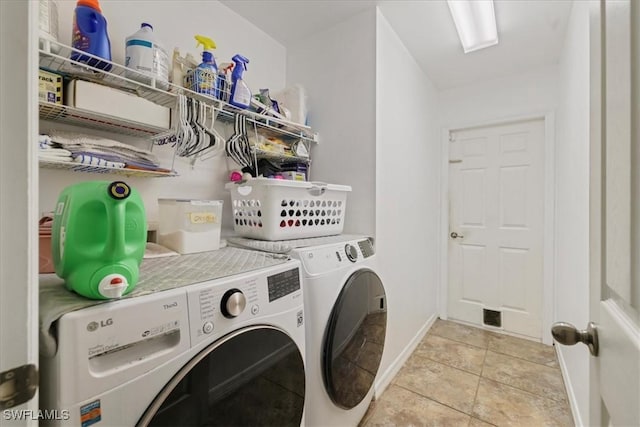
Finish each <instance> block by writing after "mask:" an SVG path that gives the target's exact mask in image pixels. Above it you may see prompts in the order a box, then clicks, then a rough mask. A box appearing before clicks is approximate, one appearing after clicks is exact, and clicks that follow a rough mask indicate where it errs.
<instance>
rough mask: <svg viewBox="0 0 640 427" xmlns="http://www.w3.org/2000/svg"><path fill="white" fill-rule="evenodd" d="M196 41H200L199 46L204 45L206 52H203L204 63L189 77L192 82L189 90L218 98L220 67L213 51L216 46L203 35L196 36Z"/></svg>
mask: <svg viewBox="0 0 640 427" xmlns="http://www.w3.org/2000/svg"><path fill="white" fill-rule="evenodd" d="M195 39H196V40H197V41H198V46H200V45H202V46H203V48H204V50H203V52H202V63H201V64H200V65H198V67H196V69H195V70H193V72H192V74H191V76H189V77H188V80H189V81H190V87H189V88H190V89H191V90H192V91H194V92H198V93H203V94H205V95H209V96H211V97H213V98H217V97H218V92H217V80H218V66H217V65H216V60H215V58H214V57H213V49H215V48H216V44H215V42H214V41H213V40H211V39H210V38H208V37H205V36H201V35H197V36H195Z"/></svg>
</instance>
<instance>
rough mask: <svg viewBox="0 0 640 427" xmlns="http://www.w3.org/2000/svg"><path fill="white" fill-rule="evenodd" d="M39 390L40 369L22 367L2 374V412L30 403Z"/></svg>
mask: <svg viewBox="0 0 640 427" xmlns="http://www.w3.org/2000/svg"><path fill="white" fill-rule="evenodd" d="M37 390H38V368H37V367H36V365H33V364H29V365H22V366H19V367H17V368H13V369H10V370H8V371H4V372H0V410H4V409H8V408H13V407H15V406H18V405H21V404H23V403H24V402H28V401H29V400H31V399H32V398H33V396H35V394H36V391H37Z"/></svg>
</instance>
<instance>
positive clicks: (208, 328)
mask: <svg viewBox="0 0 640 427" xmlns="http://www.w3.org/2000/svg"><path fill="white" fill-rule="evenodd" d="M212 331H213V322H206V323H205V324H204V325H202V332H204V333H205V334H210V333H211V332H212Z"/></svg>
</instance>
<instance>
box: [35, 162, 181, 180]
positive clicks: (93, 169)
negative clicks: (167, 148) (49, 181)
mask: <svg viewBox="0 0 640 427" xmlns="http://www.w3.org/2000/svg"><path fill="white" fill-rule="evenodd" d="M39 163H40V167H42V168H46V169H63V170H71V171H74V172H88V173H108V174H111V175H122V176H127V177H132V176H134V177H141V178H164V177H175V176H178V174H177V173H176V172H175V171H172V172H161V171H146V170H138V169H127V168H109V167H104V166H91V165H83V164H80V163H75V162H56V161H51V160H42V159H40V160H39Z"/></svg>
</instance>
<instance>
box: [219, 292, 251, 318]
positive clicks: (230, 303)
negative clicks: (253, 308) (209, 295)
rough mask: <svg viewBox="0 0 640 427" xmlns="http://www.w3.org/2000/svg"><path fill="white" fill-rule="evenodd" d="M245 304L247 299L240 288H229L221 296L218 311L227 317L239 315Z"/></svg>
mask: <svg viewBox="0 0 640 427" xmlns="http://www.w3.org/2000/svg"><path fill="white" fill-rule="evenodd" d="M246 305H247V299H246V298H245V297H244V294H243V293H242V291H241V290H240V289H235V288H234V289H229V290H228V291H227V292H225V293H224V295H223V296H222V301H221V302H220V311H222V315H223V316H224V317H226V318H227V319H232V318H234V317H237V316H239V315H240V314H241V313H242V312H243V311H244V308H245V306H246Z"/></svg>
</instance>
